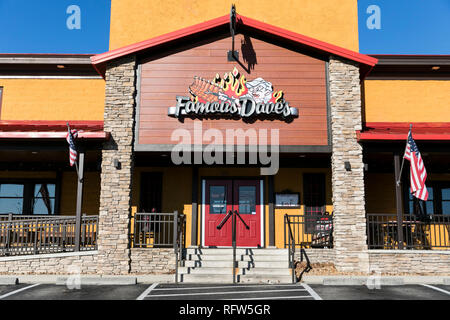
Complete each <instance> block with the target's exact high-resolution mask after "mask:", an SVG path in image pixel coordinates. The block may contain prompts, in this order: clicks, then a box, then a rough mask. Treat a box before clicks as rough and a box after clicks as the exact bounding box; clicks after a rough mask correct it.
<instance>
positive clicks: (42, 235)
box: [0, 214, 98, 256]
mask: <svg viewBox="0 0 450 320" xmlns="http://www.w3.org/2000/svg"><path fill="white" fill-rule="evenodd" d="M97 230H98V216H87V215H83V216H82V218H81V234H80V250H83V251H87V250H97ZM75 235H76V217H75V216H48V215H46V216H24V215H12V214H9V215H0V256H10V255H27V254H44V253H58V252H71V251H75V240H76V239H75Z"/></svg>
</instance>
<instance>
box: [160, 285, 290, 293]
mask: <svg viewBox="0 0 450 320" xmlns="http://www.w3.org/2000/svg"><path fill="white" fill-rule="evenodd" d="M252 287H257V288H260V287H282V288H287V287H298V284H278V285H277V284H257V285H237V286H214V287H177V288H161V287H160V288H158V289H153V291H157V290H160V291H164V290H200V289H224V288H252Z"/></svg>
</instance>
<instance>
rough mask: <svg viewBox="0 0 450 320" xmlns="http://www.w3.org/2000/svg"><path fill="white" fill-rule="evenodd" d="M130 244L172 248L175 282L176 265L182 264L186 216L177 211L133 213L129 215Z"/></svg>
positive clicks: (140, 246)
mask: <svg viewBox="0 0 450 320" xmlns="http://www.w3.org/2000/svg"><path fill="white" fill-rule="evenodd" d="M131 226H132V229H131V246H132V247H133V248H149V249H151V248H173V249H174V253H175V282H178V266H182V264H183V259H184V248H185V247H186V236H185V235H186V232H185V228H186V217H185V215H184V214H179V213H178V211H174V212H169V213H153V212H152V213H135V214H134V215H133V216H132V217H131Z"/></svg>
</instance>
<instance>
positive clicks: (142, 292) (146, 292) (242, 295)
mask: <svg viewBox="0 0 450 320" xmlns="http://www.w3.org/2000/svg"><path fill="white" fill-rule="evenodd" d="M0 300H178V301H180V300H236V301H239V300H240V301H256V300H304V301H306V300H450V286H448V285H403V286H381V287H380V288H378V289H376V288H371V289H370V288H368V287H367V286H324V285H313V284H311V285H307V284H302V283H300V284H286V285H284V284H283V285H258V284H255V285H211V284H182V285H180V284H178V285H176V284H158V283H154V284H151V285H150V284H136V285H120V286H119V285H115V286H114V285H83V286H80V287H79V288H69V287H68V286H66V285H55V284H39V283H37V284H17V285H3V286H0Z"/></svg>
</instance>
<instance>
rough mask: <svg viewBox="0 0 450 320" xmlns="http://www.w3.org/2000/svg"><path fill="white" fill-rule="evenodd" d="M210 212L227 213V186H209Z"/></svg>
mask: <svg viewBox="0 0 450 320" xmlns="http://www.w3.org/2000/svg"><path fill="white" fill-rule="evenodd" d="M209 213H220V214H224V213H227V190H226V187H225V186H210V187H209Z"/></svg>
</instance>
